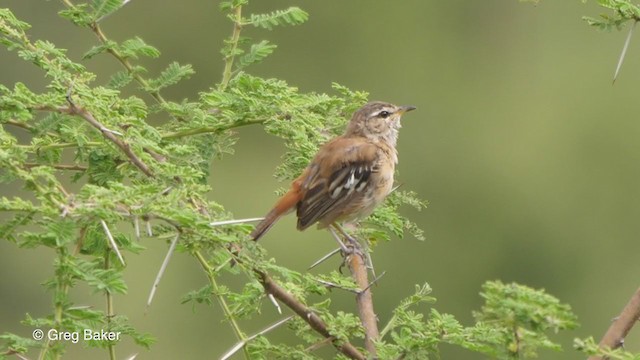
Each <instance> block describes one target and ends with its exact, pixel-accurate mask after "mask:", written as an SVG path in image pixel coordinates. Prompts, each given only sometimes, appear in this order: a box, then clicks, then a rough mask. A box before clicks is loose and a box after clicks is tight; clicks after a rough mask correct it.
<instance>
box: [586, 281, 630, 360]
mask: <svg viewBox="0 0 640 360" xmlns="http://www.w3.org/2000/svg"><path fill="white" fill-rule="evenodd" d="M638 319H640V288H638V289H637V290H636V292H635V293H634V294H633V296H632V297H631V299H630V300H629V302H628V303H627V305H626V306H625V307H624V309H622V313H621V314H620V316H618V317H617V318H616V319H615V320H614V321H613V322H612V323H611V325H610V326H609V329H608V330H607V332H606V333H605V334H604V336H603V337H602V340H600V344H599V345H600V348H610V349H617V348H619V347H620V346H622V344H623V343H624V339H625V338H626V337H627V334H629V331H631V328H632V327H633V326H634V325H635V324H636V322H637V321H638ZM603 359H604V358H603V357H601V356H590V357H589V360H603Z"/></svg>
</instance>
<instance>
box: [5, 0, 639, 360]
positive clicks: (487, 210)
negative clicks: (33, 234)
mask: <svg viewBox="0 0 640 360" xmlns="http://www.w3.org/2000/svg"><path fill="white" fill-rule="evenodd" d="M290 5H296V6H300V7H302V8H303V9H305V10H306V11H308V12H309V13H310V16H311V17H310V20H309V21H308V22H307V23H306V24H304V25H302V26H299V27H294V28H291V27H288V28H278V29H276V30H274V31H272V32H269V31H266V30H258V29H247V30H246V33H245V35H248V36H251V37H253V38H254V39H255V40H260V39H268V40H270V41H272V42H274V43H276V44H277V45H278V49H277V50H276V52H275V54H274V55H272V56H271V57H269V58H267V60H266V61H265V62H263V63H262V64H260V65H257V66H254V67H250V68H249V69H248V71H249V72H250V73H252V74H255V75H259V76H262V77H276V78H280V79H284V80H286V81H287V82H289V83H290V84H291V85H294V86H297V87H299V89H300V91H303V92H307V91H317V92H331V91H332V90H331V82H332V81H336V82H339V83H341V84H343V85H346V86H348V87H350V88H351V89H354V90H365V91H368V92H369V93H370V94H371V96H370V99H372V100H385V101H390V102H394V103H398V104H411V105H416V106H417V107H418V111H416V112H412V113H411V114H408V115H407V116H406V117H405V120H404V128H403V130H402V132H401V138H400V144H399V152H400V165H399V177H398V180H399V182H401V183H403V184H404V185H403V188H404V189H406V190H414V191H416V192H417V193H418V194H419V195H420V196H421V197H422V198H425V199H428V200H429V202H430V206H429V208H428V209H427V210H426V211H423V212H420V213H418V212H414V211H413V210H412V209H409V208H407V209H403V212H404V213H405V214H406V215H408V216H410V217H411V218H412V219H413V220H415V221H416V222H417V223H418V224H419V225H420V226H421V227H422V228H423V229H424V230H425V232H426V236H427V240H426V241H425V242H419V241H417V240H415V239H413V238H410V237H407V238H404V239H394V240H393V241H392V242H390V243H384V244H381V245H380V246H378V247H377V248H376V249H375V254H374V260H375V263H376V268H377V270H378V272H381V271H383V270H385V271H387V275H386V276H385V277H384V278H383V280H382V281H381V283H380V284H379V286H377V287H375V288H374V301H375V305H376V310H377V312H378V314H379V317H380V320H381V321H382V322H383V323H384V322H386V320H387V319H388V318H389V315H390V311H391V309H393V307H395V305H396V304H398V302H399V301H400V300H401V299H402V298H404V297H405V296H407V295H409V294H410V293H412V292H413V290H414V284H422V283H424V282H428V283H429V284H430V285H431V286H432V287H433V289H434V292H433V295H434V296H435V297H437V298H438V302H437V303H436V304H435V306H436V308H437V309H438V310H440V311H441V312H448V313H451V314H454V315H455V316H456V317H457V318H458V319H459V320H461V321H462V322H463V323H466V324H471V322H472V316H471V311H472V310H474V309H478V308H479V307H480V305H481V303H482V301H481V299H480V298H479V296H478V292H479V290H480V286H481V284H482V283H483V282H484V281H486V280H493V279H501V280H503V281H507V282H509V281H517V282H519V283H522V284H526V285H529V286H532V287H536V288H545V289H546V290H547V291H548V292H550V293H551V294H553V295H554V296H557V297H558V298H559V299H560V300H561V301H562V302H565V303H569V304H571V306H572V307H573V309H574V311H575V313H576V314H577V315H578V317H579V320H580V323H581V324H582V326H581V327H580V328H579V329H577V330H575V331H569V332H566V333H564V334H563V335H562V336H560V338H559V339H560V341H561V342H562V345H563V347H564V348H565V351H564V352H563V353H552V352H544V353H542V354H541V356H540V358H542V359H581V358H583V356H581V355H580V354H578V353H576V352H574V351H573V350H572V349H571V343H572V339H573V338H574V337H586V336H594V337H596V338H598V339H599V338H600V336H601V335H602V334H603V333H604V331H605V330H606V328H607V327H608V326H609V324H610V321H611V319H612V318H613V317H614V316H616V315H617V313H618V312H619V311H620V310H621V308H622V306H623V305H624V304H625V303H626V301H627V299H628V298H629V297H630V296H631V294H632V293H633V292H634V291H635V289H636V288H637V287H638V285H639V284H638V275H637V273H638V267H639V265H638V254H639V253H640V245H638V237H639V233H640V221H639V220H640V201H639V200H640V187H639V184H640V171H639V169H640V167H639V165H638V161H639V160H640V146H639V145H638V140H637V139H638V133H639V132H640V122H639V121H638V119H637V114H638V110H639V108H638V106H639V104H640V102H639V101H638V91H637V87H636V85H635V84H636V82H637V81H638V79H640V64H639V63H638V56H639V55H638V54H640V49H639V47H640V45H639V44H638V41H640V40H638V39H633V41H632V44H631V49H630V51H629V53H628V57H627V61H626V64H625V65H624V67H623V69H622V73H621V75H620V78H619V79H618V81H617V83H616V84H615V85H614V86H612V85H611V80H612V75H613V71H614V68H615V64H616V61H617V58H618V55H619V53H620V50H621V48H622V45H623V42H624V37H625V35H626V32H625V31H623V32H612V33H607V32H597V31H595V30H594V29H592V28H590V27H589V26H587V24H586V23H585V22H584V21H583V20H581V17H582V16H583V15H592V16H596V15H597V14H599V13H600V12H603V10H602V9H601V8H599V7H598V6H597V5H596V4H595V2H594V1H591V2H588V3H587V4H582V2H581V1H543V2H541V3H540V4H539V5H538V6H532V5H530V4H523V3H519V2H518V1H515V0H484V1H462V0H447V1H424V0H406V1H364V0H359V1H311V0H295V1H289V0H287V1H285V0H281V1H253V2H252V3H251V4H250V6H249V7H247V8H246V9H245V11H246V12H247V13H251V12H255V13H258V12H265V11H271V10H276V9H282V8H285V7H287V6H290ZM1 6H6V7H9V8H11V9H12V10H13V11H14V12H15V13H16V15H17V16H18V17H19V18H21V19H23V20H25V21H28V22H29V23H31V24H32V25H33V28H32V29H31V30H30V32H29V34H30V35H31V37H32V39H46V40H50V41H52V42H54V43H55V44H56V45H57V46H58V47H61V48H66V49H69V53H70V54H71V56H72V57H73V58H75V59H79V58H80V56H81V54H82V53H84V52H85V51H86V50H88V49H89V48H90V47H91V46H92V45H94V44H95V42H96V40H95V38H94V36H93V34H92V33H91V32H90V31H88V30H86V29H78V28H75V27H74V26H73V25H71V24H70V23H68V22H66V21H65V20H62V19H60V18H59V17H57V16H56V11H57V10H60V9H61V8H62V5H61V4H60V3H58V2H54V1H36V0H4V1H2V3H1ZM102 25H103V29H104V30H105V31H106V32H107V34H108V35H109V36H110V37H112V38H114V39H116V40H119V41H121V40H125V39H127V38H130V37H133V36H135V35H137V36H140V37H142V38H143V39H144V40H145V41H146V42H147V43H149V44H152V45H154V46H156V47H158V48H159V49H160V50H161V51H162V54H163V55H162V57H161V58H160V59H155V60H147V59H145V60H144V62H143V63H144V64H145V65H146V66H148V68H149V69H150V70H151V74H152V75H153V74H157V73H158V72H159V71H161V70H162V69H163V68H164V67H165V66H166V65H167V64H169V63H170V62H172V61H174V60H176V61H179V62H181V63H190V64H193V66H194V68H195V70H196V72H197V74H196V75H195V76H194V77H192V78H191V79H190V80H187V81H183V82H181V83H180V84H178V85H177V86H173V87H171V88H169V89H167V91H166V92H165V95H166V97H167V98H170V99H172V100H181V99H183V98H187V97H188V98H191V99H194V98H195V97H196V96H197V93H198V92H199V91H203V90H206V89H208V88H209V87H211V86H213V85H214V84H215V83H216V82H218V81H219V80H220V75H221V72H222V61H221V55H220V54H219V49H220V47H221V44H222V39H223V38H224V37H225V36H228V34H229V33H230V31H231V24H230V23H229V22H228V21H227V20H226V19H225V17H224V15H223V14H221V13H220V12H219V10H218V4H217V2H215V1H204V0H193V1H180V2H178V1H175V2H158V1H142V0H133V1H132V2H131V3H130V4H128V5H127V6H125V8H124V9H122V10H121V11H119V12H117V13H116V14H114V15H112V16H111V17H109V18H108V19H107V20H105V21H104V22H103V24H102ZM84 63H85V64H86V66H87V67H88V68H89V69H90V70H91V71H94V72H96V73H98V74H99V75H101V76H100V77H99V80H98V82H99V83H106V81H108V75H110V74H111V73H112V72H114V71H116V70H119V66H118V64H117V62H116V61H115V60H114V59H113V58H110V57H109V56H107V55H101V56H98V57H97V58H94V59H92V60H89V61H86V62H84ZM0 64H2V67H1V68H2V71H0V83H1V84H4V85H6V86H12V85H13V84H14V83H15V82H17V81H21V82H24V83H26V84H27V85H29V86H30V87H31V88H32V89H34V90H36V91H38V90H42V89H43V86H44V82H43V78H42V73H41V72H40V71H39V70H38V69H36V68H35V67H34V66H32V65H31V64H28V63H26V62H24V61H21V60H18V59H17V56H16V54H15V53H9V52H7V51H6V50H5V49H4V48H3V49H0ZM145 100H149V102H150V103H151V102H152V101H151V100H150V99H149V98H148V97H145ZM16 133H20V132H19V130H17V131H16ZM20 134H22V133H20ZM239 136H240V141H239V142H238V144H237V146H236V154H235V155H233V156H227V157H226V158H224V159H223V160H221V161H216V162H215V163H213V164H212V174H213V175H212V179H211V181H212V186H213V191H212V193H211V194H209V196H210V198H211V199H215V200H216V201H218V202H221V203H222V204H224V205H225V206H226V207H227V209H228V210H230V211H232V212H233V213H234V214H235V216H236V217H238V218H241V217H254V216H261V215H263V214H264V213H265V212H266V211H267V210H268V208H269V207H270V206H271V205H272V202H273V201H274V200H275V194H274V191H275V190H276V189H277V188H278V187H280V186H283V184H281V183H278V182H277V181H276V180H275V179H274V178H273V177H272V176H271V174H272V172H273V170H274V168H275V167H276V165H277V164H278V163H279V161H280V156H281V154H282V153H283V151H284V148H283V144H282V142H281V141H279V140H277V139H274V138H272V137H269V136H267V135H266V134H265V133H264V132H263V131H262V129H261V128H260V127H259V126H256V127H251V128H242V129H241V130H239ZM17 191H18V189H17V188H12V187H6V185H3V188H1V189H0V195H6V194H7V193H16V192H17ZM294 228H295V227H294V219H293V218H292V217H289V218H287V219H285V220H284V221H282V222H281V223H279V224H278V225H277V226H276V227H275V228H274V229H273V231H272V232H271V233H270V234H269V235H268V236H266V237H265V239H264V242H263V243H262V245H263V246H265V247H266V248H267V249H268V251H269V252H270V254H271V255H272V256H273V257H275V258H276V259H277V261H278V263H279V264H281V265H285V266H288V267H291V268H293V269H296V270H300V271H304V269H305V268H306V267H307V266H308V265H309V264H311V263H312V262H313V261H314V260H315V259H317V258H319V257H320V256H321V255H323V254H325V253H326V252H328V251H329V250H331V249H332V248H333V247H334V243H333V240H331V239H330V237H329V235H328V234H326V233H325V232H322V231H317V230H308V231H307V232H305V233H297V232H296V230H295V229H294ZM143 245H144V246H147V247H148V249H149V250H148V251H146V252H144V253H143V254H141V255H131V254H129V255H128V264H129V265H128V269H127V275H126V276H127V281H128V285H129V294H128V295H127V296H126V297H125V296H121V297H116V301H115V304H116V305H115V309H116V312H118V313H123V314H127V315H129V316H130V317H131V319H132V321H133V324H134V325H135V326H136V327H137V328H139V329H141V330H143V331H148V332H151V333H152V334H153V335H155V336H156V337H157V339H158V342H157V344H155V345H154V346H153V347H152V350H151V351H145V350H141V349H139V348H137V347H135V346H134V345H133V344H131V342H130V341H129V340H126V341H124V342H123V343H122V345H121V346H118V348H117V352H118V356H119V358H125V356H126V355H129V354H133V353H135V352H138V351H139V352H140V355H139V356H138V359H176V358H188V359H196V358H217V357H219V356H220V355H221V354H222V353H224V352H225V351H226V350H227V349H229V348H230V347H231V346H232V345H233V343H234V342H235V339H234V336H233V334H232V332H231V331H230V328H229V327H228V326H227V325H226V324H224V323H221V314H220V311H219V308H218V307H217V305H216V306H213V307H212V308H207V307H204V306H200V307H196V309H195V310H196V311H195V312H193V311H192V308H191V306H189V305H180V299H181V297H182V296H183V295H184V294H185V293H186V292H188V291H190V290H193V289H198V288H200V287H202V286H204V285H205V284H206V282H207V280H206V278H205V276H204V275H203V273H202V271H200V269H199V268H198V265H197V264H196V262H195V261H193V260H192V259H190V258H188V257H187V256H184V255H182V254H179V255H178V256H175V257H174V258H173V260H172V262H171V263H170V265H169V268H168V270H167V273H166V275H165V277H164V279H163V281H162V283H161V284H160V287H159V290H158V293H157V295H156V298H155V301H154V304H153V305H152V307H151V309H150V311H149V312H148V313H147V314H146V315H145V314H144V309H145V302H146V298H147V295H148V292H149V289H150V287H151V284H152V283H153V279H154V277H155V275H156V272H157V270H158V268H159V266H160V264H161V262H162V259H163V256H164V254H165V252H166V249H167V247H166V245H165V244H164V243H161V242H158V241H153V240H152V239H144V240H143ZM52 259H53V257H52V253H51V251H49V250H47V249H39V250H37V251H24V250H19V249H17V248H16V247H15V245H13V244H11V243H7V242H3V241H0V273H1V274H2V276H0V294H1V295H0V332H4V331H12V332H16V333H18V334H20V335H23V336H30V334H31V331H32V330H33V329H31V328H29V327H26V326H23V325H20V320H22V319H23V318H24V316H25V313H27V312H28V313H29V314H31V315H33V316H42V315H44V314H48V313H49V312H50V311H51V297H50V294H48V293H46V292H45V290H44V288H43V287H42V286H40V283H42V282H43V281H45V280H46V279H47V278H49V277H50V276H51V275H52V273H51V272H52V270H51V269H52V268H51V262H52ZM337 266H338V260H337V259H334V260H333V261H332V262H328V263H325V264H323V265H322V266H321V268H320V269H319V270H320V271H330V270H333V269H335V268H336V267H337ZM231 281H234V280H231ZM230 284H231V286H236V285H239V284H235V283H233V282H231V283H230ZM73 294H74V298H75V299H76V300H77V303H78V304H86V303H91V304H94V305H95V306H98V307H99V306H103V299H102V298H101V297H100V296H92V295H91V294H90V292H89V291H88V289H86V288H84V287H79V288H77V289H75V290H74V293H73ZM334 299H335V302H336V307H337V308H342V309H346V310H354V304H353V299H352V296H351V295H349V294H341V293H339V292H338V293H335V294H334ZM426 310H427V309H426V308H425V311H426ZM277 318H278V315H277V314H276V311H275V309H274V308H273V307H272V306H271V305H270V304H268V303H267V304H265V306H264V308H263V315H262V316H259V317H256V318H254V319H253V320H252V321H248V322H243V323H242V325H243V327H244V328H245V329H247V330H248V331H251V330H257V329H260V328H262V327H264V326H265V325H267V324H268V323H270V322H272V321H274V320H275V319H277ZM273 336H275V338H277V339H281V340H282V341H287V339H288V338H289V334H288V333H287V330H286V329H281V330H278V331H276V332H275V333H274V334H273ZM638 339H639V337H638V334H637V331H635V332H632V333H631V335H630V336H629V338H628V339H627V341H626V342H625V345H626V347H627V349H630V350H633V351H638V350H640V345H639V344H638ZM96 354H99V357H100V358H106V357H107V354H106V353H97V352H96V351H87V350H84V349H83V348H82V346H80V345H71V346H70V347H69V350H68V356H67V357H66V358H68V359H84V358H87V357H92V358H97V356H96ZM322 354H324V355H326V356H327V357H330V355H331V354H332V351H331V350H330V349H328V350H325V351H324V352H323V353H322ZM442 358H443V359H481V358H483V357H482V356H480V355H477V354H471V353H469V352H467V351H464V350H459V349H454V348H451V347H447V346H445V347H443V354H442Z"/></svg>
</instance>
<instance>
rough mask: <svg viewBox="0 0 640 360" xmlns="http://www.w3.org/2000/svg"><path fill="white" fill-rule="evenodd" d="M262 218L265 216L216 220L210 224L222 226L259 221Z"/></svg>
mask: <svg viewBox="0 0 640 360" xmlns="http://www.w3.org/2000/svg"><path fill="white" fill-rule="evenodd" d="M262 220H264V218H263V217H260V218H249V219H233V220H223V221H214V222H212V223H209V225H211V226H222V225H232V224H242V223H248V222H258V221H262Z"/></svg>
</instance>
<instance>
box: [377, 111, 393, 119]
mask: <svg viewBox="0 0 640 360" xmlns="http://www.w3.org/2000/svg"><path fill="white" fill-rule="evenodd" d="M378 115H380V117H381V118H387V117H389V115H391V114H390V113H389V112H388V111H386V110H383V111H380V113H378Z"/></svg>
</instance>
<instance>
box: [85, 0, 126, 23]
mask: <svg viewBox="0 0 640 360" xmlns="http://www.w3.org/2000/svg"><path fill="white" fill-rule="evenodd" d="M122 5H123V0H93V2H92V7H93V21H100V20H101V19H102V18H104V17H105V16H107V15H110V14H111V13H113V12H115V11H116V10H118V9H120V8H121V7H122Z"/></svg>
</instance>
